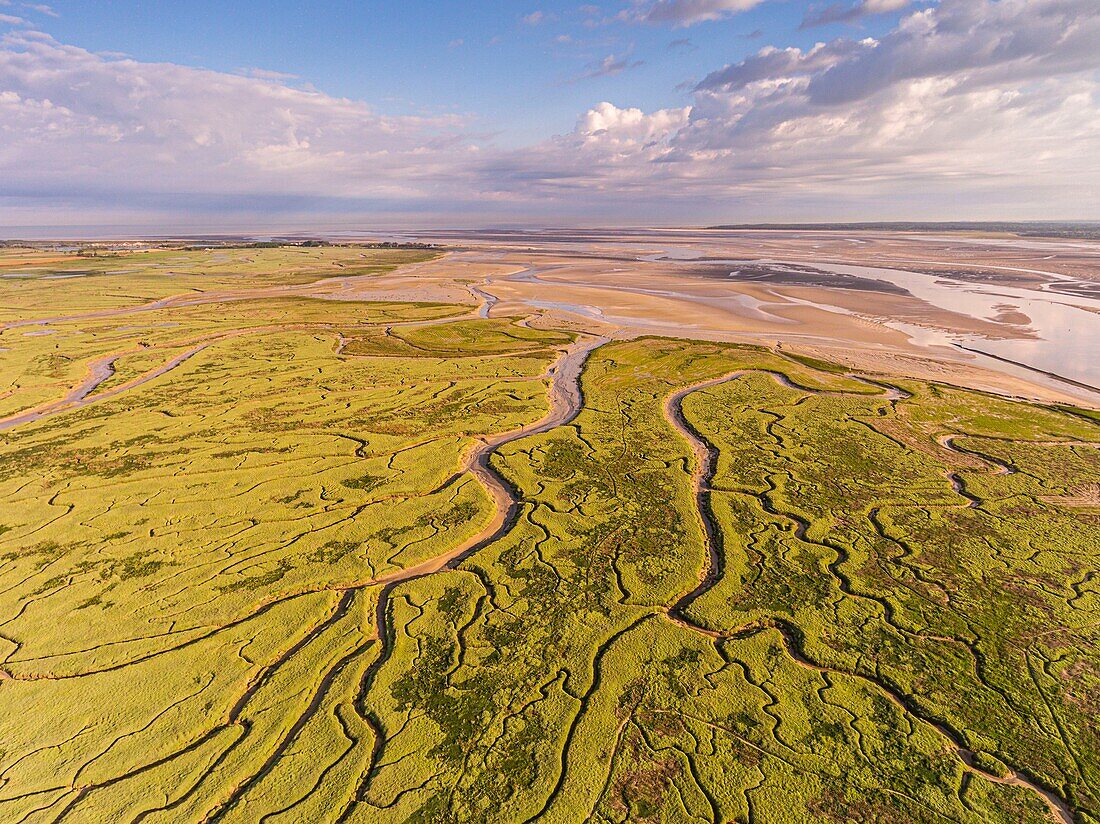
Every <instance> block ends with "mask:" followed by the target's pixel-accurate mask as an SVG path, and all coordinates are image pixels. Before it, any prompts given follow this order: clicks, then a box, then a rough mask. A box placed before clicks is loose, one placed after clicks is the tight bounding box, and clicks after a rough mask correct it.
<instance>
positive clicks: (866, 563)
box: [0, 246, 1100, 824]
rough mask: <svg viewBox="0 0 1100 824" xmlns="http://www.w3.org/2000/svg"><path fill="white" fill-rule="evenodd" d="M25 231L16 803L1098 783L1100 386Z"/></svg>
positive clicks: (1, 328)
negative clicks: (1056, 393)
mask: <svg viewBox="0 0 1100 824" xmlns="http://www.w3.org/2000/svg"><path fill="white" fill-rule="evenodd" d="M5 254H8V255H9V257H10V259H11V260H10V261H9V262H11V261H14V262H11V265H10V266H9V265H8V264H7V263H3V267H0V271H4V272H7V271H9V270H15V271H17V272H18V275H19V276H18V277H4V278H2V279H0V495H2V500H3V502H4V505H3V507H2V509H0V820H4V821H13V822H15V821H25V822H47V821H72V822H103V821H127V822H138V821H142V822H144V821H148V822H158V821H159V822H177V821H240V822H256V821H263V822H279V821H284V822H297V821H333V822H335V821H352V822H380V821H394V822H466V821H500V822H529V821H536V820H537V821H545V822H581V821H596V822H625V821H645V822H649V821H652V822H658V821H661V822H681V821H683V822H689V821H695V822H697V821H704V822H720V821H722V822H738V821H739V822H757V824H760V823H763V822H800V821H838V822H840V821H851V820H867V821H876V822H899V824H900V822H944V821H961V822H1004V823H1005V824H1010V823H1011V824H1015V822H1046V821H1056V822H1062V824H1066V822H1070V821H1079V822H1100V728H1098V726H1097V724H1096V718H1097V717H1098V715H1100V700H1098V698H1097V696H1100V653H1098V651H1097V650H1098V645H1097V641H1098V640H1100V638H1098V636H1100V575H1098V573H1097V568H1098V566H1100V562H1098V557H1097V542H1096V535H1097V534H1098V527H1100V496H1098V491H1100V453H1098V445H1100V418H1098V416H1097V415H1096V413H1094V412H1092V411H1091V410H1089V409H1086V408H1080V407H1077V406H1075V405H1073V404H1071V403H1060V404H1055V403H1040V402H1025V401H1021V400H1012V399H1008V398H1005V397H1001V396H998V395H995V394H990V393H987V392H979V391H972V390H967V389H962V388H959V387H956V386H951V385H949V384H948V383H944V382H938V381H935V380H928V379H917V378H914V377H911V376H909V377H905V376H898V375H890V374H885V373H883V372H882V371H874V372H870V371H868V372H859V371H854V370H853V369H852V368H851V367H849V366H844V365H838V364H836V363H833V362H831V361H828V360H825V359H822V358H819V357H812V356H809V355H806V354H799V353H797V352H792V351H790V349H789V348H787V347H780V348H778V349H777V348H775V347H774V346H759V345H750V344H747V343H738V342H733V341H716V340H698V339H695V340H689V339H685V338H681V337H674V336H659V335H654V334H642V333H639V332H637V331H635V332H630V333H626V332H624V331H623V330H622V329H618V330H615V329H611V328H609V326H610V324H608V323H607V322H606V320H605V321H599V322H596V321H594V322H593V323H592V324H591V326H590V327H589V328H585V326H584V324H583V323H581V322H580V321H579V320H578V316H577V315H576V314H575V313H573V314H572V315H571V316H570V317H562V316H561V314H560V312H558V311H557V310H556V309H555V308H553V307H550V308H546V309H543V310H540V309H539V308H538V307H532V306H528V307H526V308H523V307H519V306H517V305H515V304H511V305H510V304H507V303H505V304H500V305H494V303H493V302H494V301H495V300H496V298H497V296H496V295H495V293H494V294H490V295H487V294H486V293H485V292H484V291H479V289H480V287H474V288H468V287H470V286H472V285H473V281H471V280H469V279H468V278H467V276H468V274H469V272H468V270H467V269H465V268H463V267H461V266H459V267H458V268H457V269H454V270H452V271H451V272H450V275H448V276H446V277H444V276H442V275H439V274H438V273H439V272H440V271H441V270H440V268H439V267H445V266H446V265H447V262H446V260H445V259H441V258H439V257H437V256H436V254H435V253H432V252H425V251H417V250H381V249H366V248H363V247H356V246H339V247H322V248H302V247H283V248H273V249H229V248H220V249H215V250H184V249H169V250H155V251H141V252H132V253H125V254H118V255H109V256H102V257H95V258H87V257H79V256H76V255H58V254H47V253H38V254H37V256H36V254H35V253H30V252H27V251H26V250H22V251H18V253H17V252H16V251H15V250H13V251H11V252H9V253H5ZM16 254H18V257H16ZM2 257H3V256H2V255H0V259H2ZM0 262H2V260H0ZM455 265H457V264H455ZM4 267H6V268H4ZM505 271H506V272H507V271H510V272H513V273H514V272H515V269H514V268H513V269H511V270H507V269H506V270H505ZM74 272H75V273H77V274H74ZM415 273H422V275H423V277H424V278H425V279H426V280H427V281H428V283H429V285H428V286H427V287H426V288H425V291H424V294H422V295H420V297H423V296H424V295H439V294H454V295H456V296H457V299H456V300H451V301H447V302H444V301H440V300H438V299H433V300H426V299H416V298H417V297H418V296H417V294H416V290H415V289H413V288H411V287H409V286H408V283H409V282H412V281H413V280H414V279H415V278H414V274H415ZM433 273H436V274H433ZM433 278H436V280H433ZM402 284H404V285H402ZM489 288H491V284H490V285H488V286H485V289H489ZM402 290H405V291H407V292H408V294H407V295H405V293H404V292H402ZM382 293H385V294H384V295H382ZM402 295H405V297H406V298H407V299H398V298H401V297H402ZM380 296H384V297H385V299H380ZM490 298H492V300H490Z"/></svg>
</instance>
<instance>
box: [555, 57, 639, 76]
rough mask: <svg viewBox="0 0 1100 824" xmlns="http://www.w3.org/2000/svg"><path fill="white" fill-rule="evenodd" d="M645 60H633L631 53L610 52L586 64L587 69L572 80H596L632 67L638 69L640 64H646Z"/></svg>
mask: <svg viewBox="0 0 1100 824" xmlns="http://www.w3.org/2000/svg"><path fill="white" fill-rule="evenodd" d="M644 65H645V61H644V60H631V59H630V54H629V53H627V54H624V55H618V56H616V55H614V54H609V55H607V57H605V58H603V59H602V60H594V61H592V62H591V63H589V64H587V65H586V66H585V71H584V72H583V73H582V74H580V75H578V76H577V77H574V78H573V79H572V82H577V81H579V80H594V79H596V78H598V77H614V76H615V75H617V74H622V73H623V72H625V71H629V70H630V69H637V68H639V67H640V66H644Z"/></svg>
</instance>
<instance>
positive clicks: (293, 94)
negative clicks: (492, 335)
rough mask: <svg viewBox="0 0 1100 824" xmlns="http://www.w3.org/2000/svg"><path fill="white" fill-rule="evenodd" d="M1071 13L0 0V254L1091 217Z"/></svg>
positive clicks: (733, 1) (1093, 126)
mask: <svg viewBox="0 0 1100 824" xmlns="http://www.w3.org/2000/svg"><path fill="white" fill-rule="evenodd" d="M1098 43H1100V2H1098V1H1097V0H822V2H796V1H795V0H605V2H601V3H594V4H585V3H578V2H565V0H541V1H540V0H531V2H523V1H521V2H477V1H476V0H435V2H427V1H426V0H405V2H364V0H359V2H353V0H314V2H311V3H309V4H304V3H300V2H283V1H282V0H267V1H266V2H257V1H254V0H237V1H236V2H234V3H225V2H224V0H221V2H213V1H212V0H191V1H190V2H189V1H188V0H171V1H169V0H96V2H90V1H89V0H71V2H70V1H67V0H56V2H52V3H50V4H49V5H46V4H41V3H31V2H23V1H22V0H0V237H3V236H12V234H13V232H16V231H17V230H25V231H24V234H27V235H29V234H31V233H32V231H33V230H35V229H36V228H37V229H39V230H41V231H46V230H56V229H61V228H64V227H85V228H88V229H96V228H99V229H102V230H103V231H105V232H111V231H116V230H126V229H130V230H140V231H149V232H165V233H168V232H172V231H181V232H183V231H194V232H197V231H217V230H222V231H238V230H239V231H258V230H271V231H283V230H293V229H301V230H310V229H350V230H366V229H389V228H393V229H398V228H417V227H477V226H489V225H494V226H500V225H563V226H568V225H600V226H615V225H622V226H626V225H660V226H667V225H699V224H708V223H737V222H797V221H813V222H818V221H848V220H921V219H925V220H1028V219H1100V47H1098V46H1097V44H1098Z"/></svg>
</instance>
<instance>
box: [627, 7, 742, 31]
mask: <svg viewBox="0 0 1100 824" xmlns="http://www.w3.org/2000/svg"><path fill="white" fill-rule="evenodd" d="M761 2H763V0H637V2H635V4H634V8H632V9H628V10H627V11H625V12H623V13H622V14H621V15H620V19H624V20H633V21H637V22H642V23H654V24H659V25H669V26H673V27H676V28H682V27H685V26H694V25H695V24H696V23H704V22H707V21H710V20H722V19H724V18H726V17H732V16H733V15H735V14H739V13H740V12H743V11H748V10H749V9H751V8H753V7H755V6H758V5H760V3H761Z"/></svg>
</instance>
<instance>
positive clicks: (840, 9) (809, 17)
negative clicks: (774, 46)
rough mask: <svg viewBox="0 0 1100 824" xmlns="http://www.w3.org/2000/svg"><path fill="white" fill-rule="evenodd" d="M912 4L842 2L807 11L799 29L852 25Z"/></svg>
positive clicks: (909, 1) (863, 0) (867, 0)
mask: <svg viewBox="0 0 1100 824" xmlns="http://www.w3.org/2000/svg"><path fill="white" fill-rule="evenodd" d="M912 3H913V0H856V2H854V3H851V4H846V3H844V2H837V3H829V4H828V5H826V6H823V7H820V8H811V9H810V10H809V11H807V12H806V15H805V16H804V17H803V18H802V25H801V26H800V27H799V28H803V29H808V28H813V27H814V26H824V25H827V24H829V23H854V22H856V21H857V20H861V19H862V18H864V17H870V16H872V15H875V14H888V13H890V12H894V11H901V10H902V9H905V8H908V7H909V6H910V5H912Z"/></svg>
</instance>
